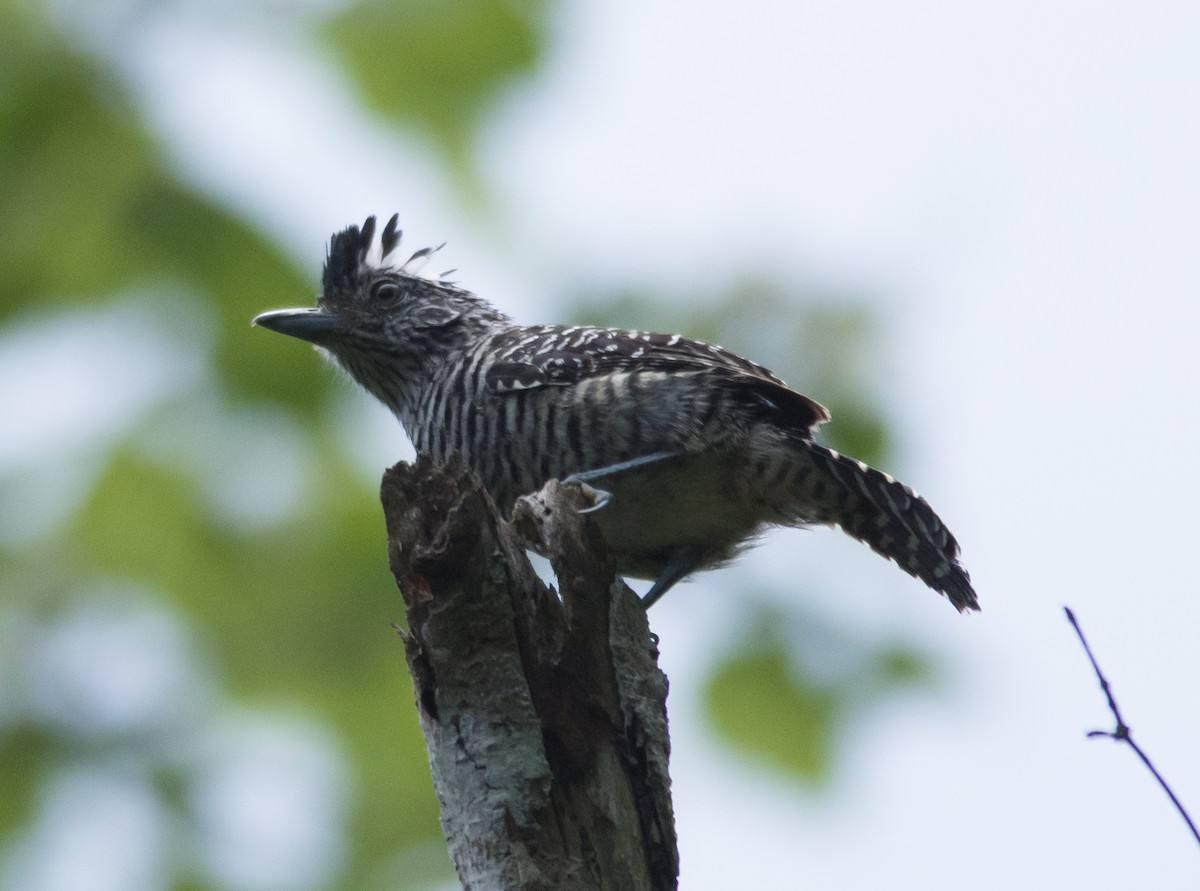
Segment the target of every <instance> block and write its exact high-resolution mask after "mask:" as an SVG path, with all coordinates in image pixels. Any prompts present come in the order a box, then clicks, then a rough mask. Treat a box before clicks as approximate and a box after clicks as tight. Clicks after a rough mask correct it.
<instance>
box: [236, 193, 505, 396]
mask: <svg viewBox="0 0 1200 891" xmlns="http://www.w3.org/2000/svg"><path fill="white" fill-rule="evenodd" d="M397 218H398V215H396V216H393V217H392V218H391V219H390V220H388V222H387V225H386V226H384V227H383V231H382V232H381V233H380V236H379V239H378V241H376V239H375V217H367V219H366V222H364V223H363V225H362V227H361V228H359V227H358V226H349V227H347V228H346V229H343V230H342V231H341V232H338V233H336V234H335V235H334V236H333V238H332V239H330V242H329V254H328V256H327V257H326V260H325V271H324V274H323V275H322V291H321V295H320V297H318V298H317V305H316V306H315V307H304V308H301V309H277V310H272V311H270V312H264V313H262V314H260V315H258V316H256V317H255V318H254V320H253V322H252V324H254V325H259V326H261V327H263V328H268V329H270V330H271V331H278V332H279V333H281V334H287V335H290V336H292V337H298V338H300V339H301V340H307V341H308V342H310V343H313V344H315V345H316V346H317V347H319V348H320V349H321V350H322V351H323V352H324V353H326V354H327V355H328V356H329V357H330V358H331V359H333V360H334V362H336V364H338V365H340V366H341V367H342V368H343V369H344V370H345V371H346V372H347V373H348V374H349V375H350V376H351V377H353V378H354V379H355V380H356V381H357V382H358V383H359V384H361V385H362V386H363V387H365V388H366V389H367V390H368V391H370V392H371V393H372V394H373V395H375V396H376V397H377V398H378V399H380V400H381V401H383V402H384V403H385V404H387V405H388V406H389V407H390V408H392V409H393V410H398V408H399V405H398V403H399V402H402V401H404V397H406V396H408V395H410V394H409V393H408V392H407V391H408V390H410V389H411V387H412V386H413V384H414V383H417V382H420V381H422V380H425V379H428V376H429V373H430V371H431V370H432V369H433V367H434V366H435V365H436V364H437V363H439V362H440V361H441V360H442V359H443V358H444V357H445V356H446V355H448V354H451V353H453V352H454V351H456V350H461V349H464V348H466V347H469V346H470V345H471V344H472V343H473V342H474V340H475V339H476V338H478V337H479V336H481V335H482V334H484V333H486V332H487V331H488V330H489V329H490V328H492V327H494V326H496V325H499V324H503V323H505V322H506V321H507V319H506V317H505V316H504V315H502V314H501V313H499V312H497V311H496V310H495V309H494V308H493V307H492V306H491V305H490V304H488V303H487V302H486V301H484V300H482V299H480V298H479V297H476V296H475V295H474V294H472V293H470V292H469V291H464V290H463V289H461V288H458V287H456V286H455V285H454V284H452V283H451V282H448V281H446V280H445V276H446V275H448V274H449V273H443V274H442V275H441V276H438V277H434V278H430V277H427V276H424V275H421V270H422V268H423V267H424V265H425V264H426V263H427V262H428V261H429V259H430V258H431V257H432V256H433V255H434V254H436V253H437V252H438V251H439V250H440V249H441V246H439V247H436V248H422V249H421V250H418V251H416V252H415V253H413V254H412V256H410V257H409V258H408V259H407V260H405V261H404V262H403V263H399V262H396V260H395V258H394V254H395V252H396V249H397V248H398V247H399V245H400V238H401V232H400V230H399V229H397V228H396V221H397Z"/></svg>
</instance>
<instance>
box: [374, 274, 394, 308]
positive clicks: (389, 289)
mask: <svg viewBox="0 0 1200 891" xmlns="http://www.w3.org/2000/svg"><path fill="white" fill-rule="evenodd" d="M399 295H400V286H399V285H398V284H396V283H395V282H393V281H389V280H388V279H383V280H381V281H377V282H375V284H373V285H371V299H373V300H378V301H381V302H384V303H387V302H389V301H392V300H395V299H396V298H397V297H398V296H399Z"/></svg>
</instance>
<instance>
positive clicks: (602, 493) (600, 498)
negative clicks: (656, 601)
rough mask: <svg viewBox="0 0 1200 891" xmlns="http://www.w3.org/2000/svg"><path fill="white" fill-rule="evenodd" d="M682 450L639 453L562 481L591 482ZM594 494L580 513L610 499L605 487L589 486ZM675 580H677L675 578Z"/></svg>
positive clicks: (595, 508) (581, 472)
mask: <svg viewBox="0 0 1200 891" xmlns="http://www.w3.org/2000/svg"><path fill="white" fill-rule="evenodd" d="M682 454H683V452H653V453H652V454H649V455H641V456H639V457H637V458H630V459H629V460H628V461H619V462H617V463H616V464H609V465H608V466H607V467H597V468H595V469H593V470H581V471H580V472H579V473H573V474H571V475H570V476H569V477H567V478H566V479H565V480H563V482H564V483H591V481H592V480H598V479H603V478H604V477H606V476H613V475H614V474H617V473H623V472H624V471H626V470H633V469H634V468H635V467H642V466H643V465H646V464H653V463H654V462H655V461H664V460H666V459H667V458H674V457H676V456H677V455H682ZM589 488H591V489H592V491H593V492H595V494H596V503H595V504H593V505H592V506H591V507H585V508H584V509H583V510H581V511H580V513H582V514H590V513H592V511H597V510H600V509H601V508H602V507H605V506H606V505H607V504H608V503H609V502H610V501H612V492H609V491H606V490H605V489H600V488H596V487H594V486H590V487H589ZM676 581H678V580H677V579H676Z"/></svg>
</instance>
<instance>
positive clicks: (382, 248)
mask: <svg viewBox="0 0 1200 891" xmlns="http://www.w3.org/2000/svg"><path fill="white" fill-rule="evenodd" d="M399 219H400V215H399V214H392V217H391V219H389V220H388V221H387V223H386V225H384V227H383V231H382V232H381V233H380V235H379V241H378V242H376V241H375V228H376V222H375V217H374V216H370V217H367V218H366V220H364V221H363V224H362V226H361V227H359V226H347V227H346V228H345V229H343V230H342V231H341V232H338V233H336V234H334V236H333V238H332V239H330V241H329V254H328V255H327V257H326V259H325V272H324V275H323V276H322V283H323V284H324V286H325V288H326V289H329V288H331V287H341V288H353V287H354V286H355V284H356V283H357V281H358V276H359V275H360V274H361V273H362V271H363V270H364V269H387V268H393V269H397V270H398V271H400V272H404V273H407V274H408V275H417V274H419V272H420V270H421V269H422V268H423V267H424V266H425V264H426V263H427V262H428V261H429V259H430V258H431V257H432V256H433V255H434V254H436V253H437V252H438V251H440V250H441V249H442V248H444V247H445V246H446V243H445V242H442V243H441V244H439V245H438V246H437V247H427V248H421V249H420V250H418V251H415V252H414V253H413V255H412V256H411V257H409V258H408V259H407V260H405V261H404V262H403V263H401V264H399V265H396V264H391V263H388V262H387V261H388V258H389V257H390V256H391V255H392V254H393V253H394V252H395V250H396V248H398V247H399V246H400V240H401V238H403V236H404V232H403V230H401V229H400V228H398V223H399ZM451 272H454V270H453V269H451V270H449V271H447V272H444V273H442V275H441V276H438V278H439V279H444V278H445V276H447V275H449V274H450V273H451Z"/></svg>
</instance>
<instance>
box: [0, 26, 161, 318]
mask: <svg viewBox="0 0 1200 891" xmlns="http://www.w3.org/2000/svg"><path fill="white" fill-rule="evenodd" d="M9 19H10V24H11V26H12V27H11V30H10V31H9V33H7V34H5V38H4V52H3V53H0V85H2V86H0V169H3V170H4V176H3V177H0V218H2V219H4V220H5V221H6V225H5V235H4V238H2V239H0V317H3V316H5V315H9V314H11V313H12V312H13V310H14V309H15V308H16V307H17V306H18V305H19V304H20V303H22V302H31V301H34V300H37V299H40V298H43V297H45V296H47V295H55V296H59V295H63V294H67V295H70V296H72V297H88V296H96V295H101V294H107V293H108V292H111V291H112V290H114V289H115V288H118V287H121V286H123V285H124V284H125V283H126V282H127V281H128V279H129V277H130V272H131V268H130V265H129V263H128V257H127V255H126V252H125V249H124V245H123V244H122V238H121V226H120V223H121V221H122V219H123V217H124V216H125V213H126V208H127V206H128V202H129V200H130V197H131V196H132V195H133V194H134V193H135V192H136V191H137V190H138V188H139V186H140V184H141V183H142V182H143V179H144V177H145V176H146V174H147V172H148V171H149V170H151V169H152V154H153V153H152V149H151V145H150V142H149V140H148V138H147V137H146V135H145V133H144V132H143V131H142V129H141V127H140V125H139V124H138V123H136V121H135V119H134V117H133V115H132V113H131V110H130V109H129V107H128V105H127V104H126V103H125V102H124V101H123V100H122V98H121V97H120V94H119V91H118V90H117V89H116V87H115V85H114V83H113V82H112V81H111V79H110V78H109V77H107V76H106V73H105V72H104V71H102V70H99V69H98V68H97V67H96V66H95V65H93V64H92V63H90V62H89V61H88V60H86V59H84V58H83V57H82V56H79V55H76V54H74V53H71V52H69V51H68V50H66V49H65V48H64V47H63V46H61V45H60V44H54V43H51V42H49V41H47V40H45V39H44V37H43V36H42V35H40V34H38V33H37V32H36V30H35V28H34V26H33V25H32V24H31V23H29V22H26V21H25V20H23V19H21V18H20V17H16V18H15V20H14V19H13V17H9Z"/></svg>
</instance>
